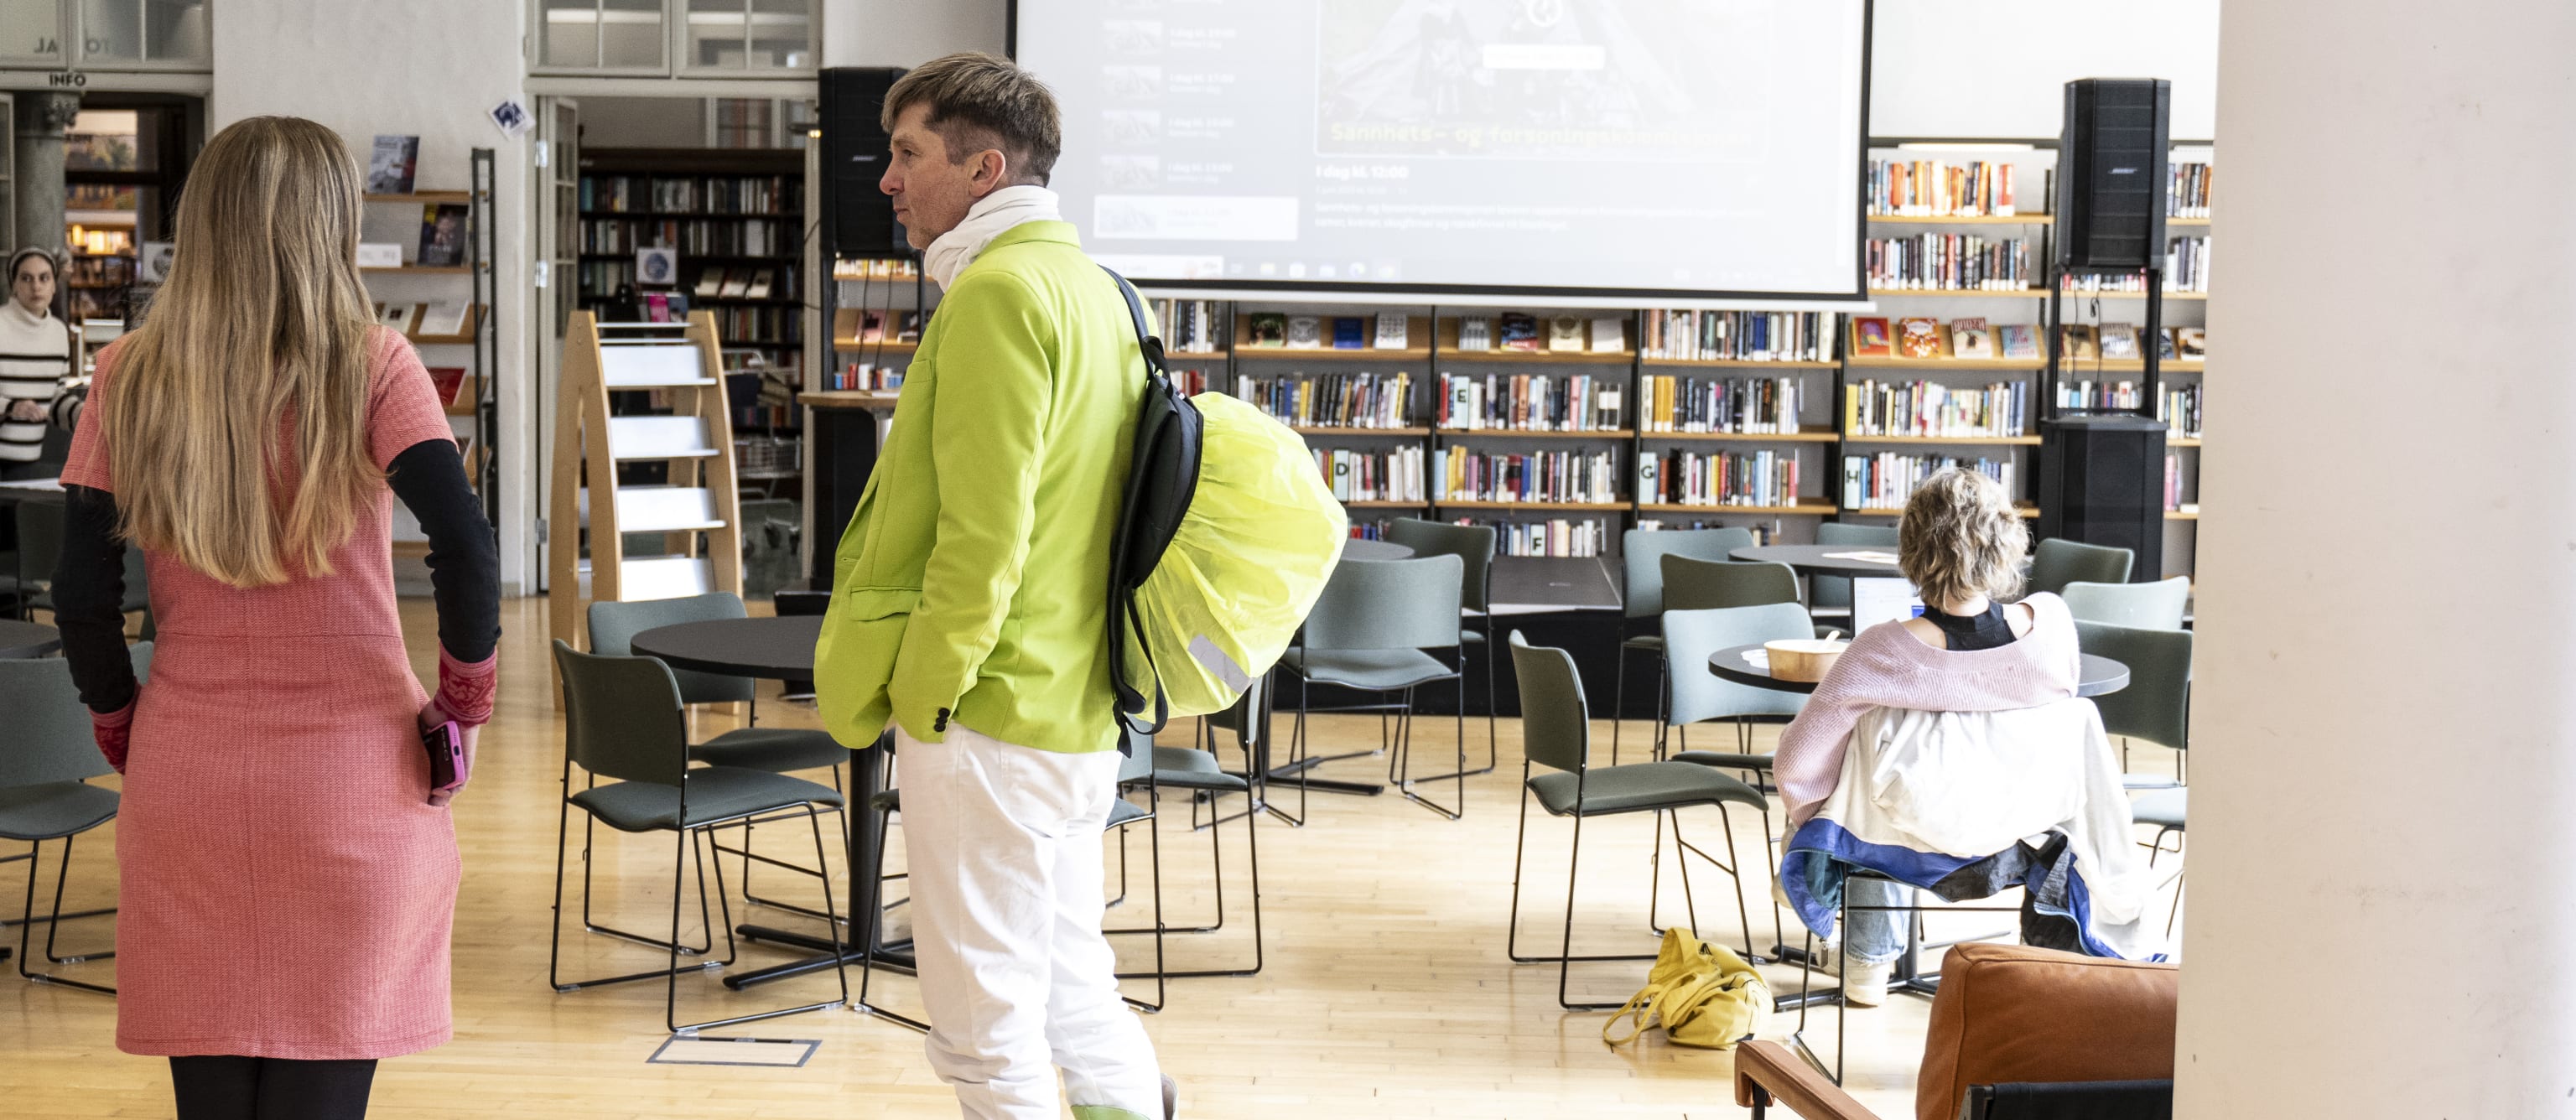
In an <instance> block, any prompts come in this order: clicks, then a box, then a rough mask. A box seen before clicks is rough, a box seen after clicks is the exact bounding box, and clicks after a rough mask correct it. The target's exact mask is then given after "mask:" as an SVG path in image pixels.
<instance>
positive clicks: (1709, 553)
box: [1619, 528, 1753, 618]
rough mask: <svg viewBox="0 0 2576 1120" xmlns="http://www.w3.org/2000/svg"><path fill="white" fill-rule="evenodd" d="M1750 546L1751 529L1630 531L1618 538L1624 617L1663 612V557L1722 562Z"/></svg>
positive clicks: (1751, 539) (1751, 543)
mask: <svg viewBox="0 0 2576 1120" xmlns="http://www.w3.org/2000/svg"><path fill="white" fill-rule="evenodd" d="M1751 547H1753V530H1751V529H1737V528H1723V529H1630V530H1628V531H1627V532H1625V533H1621V534H1620V535H1619V553H1620V556H1619V566H1620V569H1621V572H1622V574H1624V575H1625V576H1627V580H1626V583H1627V586H1628V602H1627V609H1628V617H1630V618H1646V617H1649V616H1652V615H1658V614H1662V613H1664V557H1666V556H1689V557H1694V558H1696V559H1700V560H1724V559H1726V558H1727V557H1729V556H1732V555H1734V554H1735V550H1736V549H1739V548H1751Z"/></svg>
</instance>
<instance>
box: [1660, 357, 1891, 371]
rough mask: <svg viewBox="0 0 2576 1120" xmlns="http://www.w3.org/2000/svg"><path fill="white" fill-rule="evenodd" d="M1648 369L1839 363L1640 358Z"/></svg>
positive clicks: (1829, 365)
mask: <svg viewBox="0 0 2576 1120" xmlns="http://www.w3.org/2000/svg"><path fill="white" fill-rule="evenodd" d="M1638 364H1639V365H1642V366H1645V367H1647V368H1648V369H1808V370H1815V369H1839V368H1841V367H1842V363H1841V362H1764V361H1753V360H1748V359H1744V358H1640V359H1638Z"/></svg>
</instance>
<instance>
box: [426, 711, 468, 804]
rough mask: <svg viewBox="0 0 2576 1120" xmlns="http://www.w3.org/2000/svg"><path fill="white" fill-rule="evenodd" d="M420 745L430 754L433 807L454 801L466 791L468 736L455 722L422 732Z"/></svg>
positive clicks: (430, 788)
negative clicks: (466, 737) (452, 799)
mask: <svg viewBox="0 0 2576 1120" xmlns="http://www.w3.org/2000/svg"><path fill="white" fill-rule="evenodd" d="M420 745H421V746H422V747H424V748H426V749H427V750H428V751H429V803H430V804H432V805H436V804H438V803H439V799H440V798H442V797H454V796H456V791H457V790H460V789H463V788H465V779H466V778H467V777H469V776H470V775H468V774H467V773H466V769H467V764H466V761H465V732H464V730H463V729H461V728H459V727H457V726H456V724H455V722H454V721H452V720H451V721H449V722H447V723H442V724H439V725H437V726H435V727H426V728H422V729H421V732H420Z"/></svg>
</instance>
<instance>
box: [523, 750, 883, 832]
mask: <svg viewBox="0 0 2576 1120" xmlns="http://www.w3.org/2000/svg"><path fill="white" fill-rule="evenodd" d="M809 801H810V802H813V803H814V804H817V805H824V806H829V807H831V808H834V809H838V808H840V807H841V795H840V794H839V793H838V792H836V791H834V790H833V789H832V787H830V786H827V785H819V784H816V783H814V782H809V781H806V780H805V779H803V778H791V777H788V776H787V775H785V774H772V773H770V772H768V771H765V770H744V769H739V768H736V767H731V766H719V767H708V768H705V769H698V770H691V771H689V819H688V820H687V821H685V822H684V821H682V820H680V787H678V786H666V785H661V784H659V783H656V782H617V783H615V784H612V785H604V786H596V787H593V788H590V789H586V790H582V791H580V792H579V793H575V794H573V795H572V803H573V804H575V805H579V806H581V808H582V811H583V812H586V813H589V814H590V815H591V816H593V817H597V818H598V819H599V823H601V824H604V825H607V826H608V827H610V828H613V829H616V830H618V831H619V832H654V831H667V830H669V829H674V828H679V827H681V826H683V825H684V824H685V825H686V826H687V827H690V828H695V827H697V826H699V825H702V824H706V823H708V822H710V821H721V820H730V819H732V818H735V817H741V816H748V815H750V814H753V813H762V812H768V811H770V810H773V809H789V808H794V807H796V806H798V805H802V804H805V803H806V802H809Z"/></svg>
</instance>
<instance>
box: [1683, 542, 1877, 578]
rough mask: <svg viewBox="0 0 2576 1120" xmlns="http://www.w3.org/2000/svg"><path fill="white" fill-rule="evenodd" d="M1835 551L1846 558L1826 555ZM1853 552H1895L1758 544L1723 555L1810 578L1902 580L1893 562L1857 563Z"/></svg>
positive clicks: (1858, 546)
mask: <svg viewBox="0 0 2576 1120" xmlns="http://www.w3.org/2000/svg"><path fill="white" fill-rule="evenodd" d="M1837 552H1839V553H1845V554H1846V555H1843V556H1831V555H1827V554H1828V553H1837ZM1854 552H1876V553H1880V554H1883V555H1887V556H1894V555H1896V549H1894V548H1892V547H1884V546H1878V545H1864V544H1757V545H1752V546H1750V547H1746V548H1739V549H1736V550H1735V551H1733V552H1730V553H1727V554H1726V555H1727V556H1728V558H1730V559H1735V560H1757V561H1762V562H1765V563H1771V564H1787V565H1788V566H1790V567H1792V568H1796V569H1797V570H1798V571H1800V572H1801V573H1804V574H1806V575H1811V576H1816V575H1824V576H1864V577H1867V576H1894V577H1897V578H1899V579H1902V578H1904V575H1905V573H1903V572H1901V571H1898V570H1897V567H1896V565H1895V563H1894V562H1892V561H1891V562H1888V563H1880V562H1878V561H1876V560H1860V559H1855V558H1853V557H1851V556H1849V555H1848V554H1849V553H1854Z"/></svg>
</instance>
